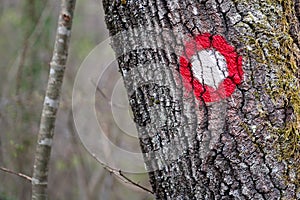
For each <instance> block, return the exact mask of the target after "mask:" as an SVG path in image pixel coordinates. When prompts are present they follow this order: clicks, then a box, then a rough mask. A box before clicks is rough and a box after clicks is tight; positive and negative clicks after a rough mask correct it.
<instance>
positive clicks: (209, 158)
mask: <svg viewBox="0 0 300 200" xmlns="http://www.w3.org/2000/svg"><path fill="white" fill-rule="evenodd" d="M298 4H299V3H298V1H292V0H287V1H281V0H274V1H267V0H263V1H261V0H253V1H247V0H240V1H237V0H198V1H192V0H174V1H173V0H172V1H165V0H136V1H129V0H127V1H126V0H125V1H118V0H103V7H104V10H105V13H106V23H107V28H108V29H109V31H110V35H111V36H112V47H113V49H114V51H115V52H116V57H117V60H118V63H119V67H120V72H121V73H122V76H123V79H124V83H125V87H126V89H127V92H128V97H129V101H130V104H131V107H132V110H133V113H134V120H135V122H136V124H137V129H138V132H139V140H140V145H141V149H142V152H143V153H144V160H145V163H146V167H147V170H148V172H149V177H150V182H151V185H152V188H153V191H154V193H155V198H156V199H172V200H173V199H268V200H269V199H300V187H299V186H300V184H299V179H300V167H299V166H300V158H299V156H300V147H299V145H300V142H299V141H300V136H299V135H300V134H299V133H300V125H299V124H300V106H299V105H300V97H299V93H300V92H299V91H300V86H299V85H300V83H299V74H300V70H299V61H300V57H299V47H300V46H299V45H300V43H299V7H297V5H298ZM203 34H206V35H209V41H210V43H211V44H210V45H211V46H210V47H211V48H210V49H213V47H214V46H213V45H214V44H213V43H214V38H217V37H219V36H220V38H225V40H226V41H227V42H228V43H229V45H230V46H232V47H234V48H233V49H232V50H231V52H235V53H236V54H237V55H238V56H237V55H236V56H235V57H234V58H235V60H236V61H233V62H236V63H238V62H239V61H238V59H240V58H242V68H243V72H244V73H243V74H242V73H239V74H236V75H237V77H236V76H234V77H231V79H232V82H233V83H235V85H236V88H235V90H234V92H233V94H232V95H228V96H226V98H221V99H220V100H218V101H213V102H208V101H207V98H206V97H205V91H204V92H202V93H200V94H198V96H197V94H196V92H195V91H196V88H197V87H198V86H199V85H197V84H198V83H196V82H195V81H194V80H195V77H193V76H192V77H191V80H188V81H187V80H186V79H185V78H184V77H183V75H182V71H181V69H182V62H181V57H182V56H183V57H188V56H187V55H188V54H190V51H191V50H190V49H189V47H188V45H187V44H188V41H193V39H195V38H197V36H199V35H203ZM215 36H217V37H215ZM191 45H192V46H193V45H196V44H191ZM212 46H213V47H212ZM192 48H194V49H195V48H196V47H195V46H194V47H192ZM227 50H228V48H227ZM192 51H193V49H192ZM228 51H229V50H228ZM215 57H216V56H215ZM198 59H200V58H199V57H198ZM200 60H201V59H200ZM188 62H191V60H188ZM227 64H228V63H227ZM189 66H190V64H189ZM218 67H220V66H219V64H218ZM202 70H203V69H202ZM239 77H240V78H242V79H243V80H242V82H241V83H240V82H239V81H235V78H239ZM199 81H200V82H201V80H199ZM204 82H205V80H204V78H203V80H202V82H201V83H203V85H204ZM224 90H226V89H224ZM225 93H226V94H227V91H225ZM220 96H222V95H220Z"/></svg>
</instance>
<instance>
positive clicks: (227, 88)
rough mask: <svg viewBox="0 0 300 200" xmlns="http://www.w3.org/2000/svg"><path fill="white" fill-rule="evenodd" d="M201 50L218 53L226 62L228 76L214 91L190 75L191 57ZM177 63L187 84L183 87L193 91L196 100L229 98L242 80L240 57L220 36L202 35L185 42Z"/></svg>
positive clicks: (208, 100)
mask: <svg viewBox="0 0 300 200" xmlns="http://www.w3.org/2000/svg"><path fill="white" fill-rule="evenodd" d="M201 50H215V51H218V52H219V53H220V54H221V55H222V56H224V58H225V60H226V65H227V69H228V76H227V77H226V78H225V79H224V80H223V81H222V82H221V83H220V84H219V85H218V87H217V88H216V89H215V88H213V87H211V86H208V85H204V84H201V83H200V81H199V80H198V79H197V78H196V77H194V76H193V75H192V73H193V72H192V66H191V60H192V57H193V56H194V55H196V53H197V52H199V51H201ZM179 62H180V69H179V71H180V74H181V75H182V76H183V78H184V79H185V81H186V82H187V83H185V84H184V85H185V86H186V88H187V89H188V90H191V89H194V94H195V96H196V97H197V98H198V99H203V100H204V101H205V102H215V101H219V100H221V99H224V98H226V97H230V96H231V95H232V93H233V92H234V90H235V88H236V85H238V84H240V83H241V82H242V79H243V74H244V72H243V69H242V56H240V55H238V54H237V53H236V51H235V48H234V47H233V46H231V45H230V44H228V43H227V41H226V40H225V38H224V37H222V36H220V35H211V34H209V33H204V34H201V35H197V36H196V37H195V38H193V39H191V40H189V41H187V42H186V43H185V51H184V52H183V54H182V55H181V57H180V60H179Z"/></svg>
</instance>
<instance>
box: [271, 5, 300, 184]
mask: <svg viewBox="0 0 300 200" xmlns="http://www.w3.org/2000/svg"><path fill="white" fill-rule="evenodd" d="M278 3H280V4H281V5H282V7H283V13H282V21H281V27H282V30H279V31H282V32H283V33H285V34H284V36H285V37H281V38H278V41H279V43H280V45H281V48H280V49H279V50H277V51H273V53H274V55H276V56H274V58H275V59H277V62H278V66H279V70H278V77H280V78H279V80H278V81H277V82H276V85H277V87H275V89H274V90H273V91H271V92H270V94H271V95H272V97H274V98H276V97H281V96H284V97H285V98H284V103H285V106H286V108H287V107H291V108H293V115H292V117H291V120H290V121H289V122H287V123H286V126H285V127H283V128H282V129H281V130H279V131H278V134H279V138H280V140H279V141H278V142H279V144H278V147H279V148H280V152H281V155H280V158H281V159H283V160H285V161H286V162H287V163H288V164H289V166H288V167H289V169H291V170H293V171H295V173H296V177H295V179H294V180H290V181H293V182H294V183H296V184H297V185H298V186H300V83H299V79H298V77H297V76H299V69H298V67H297V62H296V60H297V55H299V49H297V48H296V47H295V45H294V41H293V39H292V37H291V36H290V35H289V32H290V28H291V26H292V25H293V23H296V20H297V19H296V17H295V13H294V5H293V1H291V0H284V1H283V0H278ZM282 56H283V57H282Z"/></svg>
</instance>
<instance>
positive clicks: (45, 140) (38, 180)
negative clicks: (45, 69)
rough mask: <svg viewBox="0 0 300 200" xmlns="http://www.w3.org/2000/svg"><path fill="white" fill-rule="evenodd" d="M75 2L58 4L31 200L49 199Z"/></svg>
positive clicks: (68, 1) (64, 1)
mask: <svg viewBox="0 0 300 200" xmlns="http://www.w3.org/2000/svg"><path fill="white" fill-rule="evenodd" d="M75 3H76V0H62V3H61V11H60V15H59V20H58V27H57V33H56V39H55V46H54V51H53V57H52V60H51V62H50V74H49V80H48V86H47V90H46V95H45V100H44V106H43V111H42V116H41V122H40V130H39V134H38V142H37V147H36V153H35V160H34V168H33V177H32V199H34V200H45V199H48V195H47V186H48V171H49V160H50V153H51V148H52V140H53V136H54V127H55V119H56V113H57V110H58V107H59V100H60V91H61V86H62V81H63V76H64V71H65V67H66V62H67V57H68V48H69V41H70V36H71V27H72V20H73V12H74V8H75Z"/></svg>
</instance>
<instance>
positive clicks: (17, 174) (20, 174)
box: [0, 167, 32, 182]
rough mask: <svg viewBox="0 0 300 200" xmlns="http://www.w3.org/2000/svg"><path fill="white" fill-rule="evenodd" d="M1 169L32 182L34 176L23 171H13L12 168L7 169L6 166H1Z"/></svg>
mask: <svg viewBox="0 0 300 200" xmlns="http://www.w3.org/2000/svg"><path fill="white" fill-rule="evenodd" d="M0 170H1V171H4V172H6V173H9V174H13V175H16V176H19V177H21V178H23V179H26V180H27V181H30V182H31V181H32V178H31V177H30V176H27V175H25V174H22V173H18V172H14V171H12V170H10V169H7V168H5V167H0Z"/></svg>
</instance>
